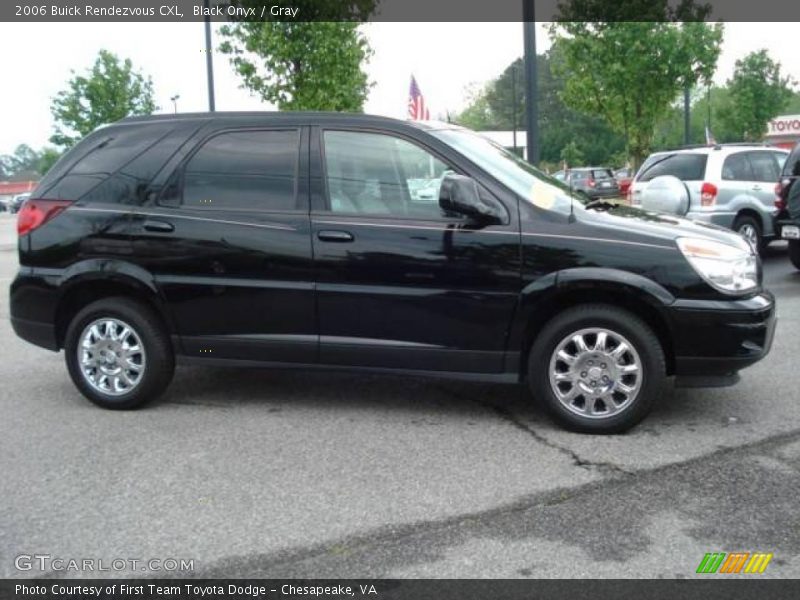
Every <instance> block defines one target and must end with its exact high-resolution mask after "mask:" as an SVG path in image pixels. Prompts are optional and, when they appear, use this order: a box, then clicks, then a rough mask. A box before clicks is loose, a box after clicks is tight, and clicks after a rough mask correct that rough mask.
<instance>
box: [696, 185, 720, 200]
mask: <svg viewBox="0 0 800 600" xmlns="http://www.w3.org/2000/svg"><path fill="white" fill-rule="evenodd" d="M717 191H718V190H717V186H715V185H714V184H713V183H708V182H706V183H704V184H703V186H702V187H701V188H700V206H714V204H716V202H717Z"/></svg>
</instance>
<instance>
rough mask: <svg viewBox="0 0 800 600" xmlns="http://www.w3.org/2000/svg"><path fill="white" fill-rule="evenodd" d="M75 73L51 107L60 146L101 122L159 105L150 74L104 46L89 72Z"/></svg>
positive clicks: (149, 111) (55, 137) (147, 111)
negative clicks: (145, 74) (134, 66)
mask: <svg viewBox="0 0 800 600" xmlns="http://www.w3.org/2000/svg"><path fill="white" fill-rule="evenodd" d="M72 74H73V78H72V79H71V80H70V81H69V84H68V88H67V89H66V90H62V91H61V92H59V93H58V95H57V96H56V97H55V98H54V99H53V105H52V107H51V111H52V113H53V118H54V119H55V121H56V131H55V133H54V134H53V136H52V137H51V138H50V141H51V142H52V143H54V144H56V145H58V146H65V147H67V148H68V147H70V146H72V145H73V144H75V143H76V142H77V141H78V140H79V139H80V138H82V137H83V136H85V135H87V134H88V133H90V132H92V131H93V130H94V129H96V128H97V127H99V126H100V125H104V124H106V123H113V122H114V121H118V120H119V119H122V118H124V117H128V116H132V115H149V114H152V113H153V112H154V111H155V110H156V108H157V107H156V105H155V102H154V100H153V82H152V80H151V79H150V77H145V76H144V75H142V74H141V73H139V72H134V70H133V64H132V63H131V61H130V59H125V60H124V61H120V59H119V58H118V57H117V56H116V55H114V54H112V53H111V52H109V51H108V50H100V53H99V54H98V57H97V60H96V61H95V63H94V66H92V68H91V69H90V70H89V71H88V72H87V73H86V74H85V75H77V74H75V71H72Z"/></svg>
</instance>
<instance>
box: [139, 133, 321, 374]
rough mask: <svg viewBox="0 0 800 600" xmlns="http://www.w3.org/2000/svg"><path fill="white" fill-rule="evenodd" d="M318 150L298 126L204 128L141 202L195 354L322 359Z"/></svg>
mask: <svg viewBox="0 0 800 600" xmlns="http://www.w3.org/2000/svg"><path fill="white" fill-rule="evenodd" d="M307 158H308V141H307V129H305V128H302V127H299V126H296V127H295V126H286V127H274V128H269V127H263V128H262V127H258V128H228V129H221V130H214V131H205V132H203V138H202V139H201V140H200V141H199V142H198V143H196V144H195V145H194V147H193V149H192V150H191V152H189V154H188V156H186V157H185V158H183V159H181V161H180V163H179V164H178V165H177V167H176V168H175V169H174V171H172V173H171V175H170V176H169V178H168V179H167V181H166V183H165V185H164V187H163V189H162V191H161V193H160V195H159V197H158V199H157V201H156V202H153V203H151V204H149V205H148V206H146V207H143V209H142V210H140V211H137V212H136V213H135V214H134V217H133V219H134V221H133V226H132V231H133V240H134V242H133V243H134V256H135V260H136V261H138V263H139V265H140V266H142V267H143V268H144V269H146V270H147V271H149V272H150V273H152V274H153V275H154V276H155V280H156V283H157V285H158V287H159V289H160V291H161V293H162V294H163V296H164V297H165V299H166V300H167V302H168V304H169V306H170V308H171V310H172V315H173V319H174V322H175V323H176V327H177V329H178V333H179V335H180V339H181V344H182V347H183V351H184V352H185V353H186V354H187V355H189V356H198V357H211V358H224V359H244V360H260V361H280V362H302V363H310V362H314V361H315V360H316V353H317V332H316V325H315V312H314V290H313V263H312V258H311V241H310V233H309V216H308V177H307V176H308V161H307Z"/></svg>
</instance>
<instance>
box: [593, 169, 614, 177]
mask: <svg viewBox="0 0 800 600" xmlns="http://www.w3.org/2000/svg"><path fill="white" fill-rule="evenodd" d="M592 177H594V178H595V179H614V174H613V173H612V172H611V171H610V170H609V169H595V170H594V171H592Z"/></svg>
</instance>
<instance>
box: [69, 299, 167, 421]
mask: <svg viewBox="0 0 800 600" xmlns="http://www.w3.org/2000/svg"><path fill="white" fill-rule="evenodd" d="M160 323H161V321H160V319H159V318H158V316H157V315H156V314H155V313H154V312H153V311H152V310H151V309H150V308H149V307H148V306H146V305H144V304H142V303H140V302H137V301H134V300H131V299H128V298H123V297H116V298H105V299H102V300H98V301H96V302H93V303H92V304H89V305H88V306H86V307H85V308H84V309H83V310H81V311H80V312H78V314H77V315H75V317H74V318H73V319H72V321H71V322H70V324H69V327H68V328H67V334H66V337H65V340H64V351H65V353H66V362H67V369H68V371H69V374H70V377H71V378H72V381H73V383H75V385H76V386H77V387H78V389H79V390H80V391H81V393H82V394H83V395H84V396H86V397H87V398H88V399H89V400H91V401H92V402H94V403H95V404H97V405H98V406H102V407H103V408H111V409H130V408H137V407H139V406H141V405H142V404H144V403H145V402H147V401H149V400H151V399H153V398H155V397H157V396H158V395H160V394H161V393H162V392H163V391H164V389H165V388H166V387H167V385H169V382H170V381H171V380H172V374H173V372H174V368H175V358H174V355H173V352H172V346H171V344H170V340H169V336H168V335H167V333H166V332H165V331H164V328H163V327H162V326H161V325H160Z"/></svg>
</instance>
